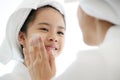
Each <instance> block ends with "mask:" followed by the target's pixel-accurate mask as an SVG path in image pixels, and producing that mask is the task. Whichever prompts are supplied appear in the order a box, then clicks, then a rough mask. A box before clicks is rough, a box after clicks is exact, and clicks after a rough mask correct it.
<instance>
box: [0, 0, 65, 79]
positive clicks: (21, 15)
mask: <svg viewBox="0 0 120 80" xmlns="http://www.w3.org/2000/svg"><path fill="white" fill-rule="evenodd" d="M65 29H66V28H65V18H64V11H63V8H62V7H61V5H60V4H59V3H58V2H55V1H52V0H31V1H30V0H29V1H27V0H26V1H24V2H23V3H22V5H20V7H19V8H18V9H17V10H16V11H15V12H14V13H13V14H12V16H11V17H10V19H9V21H8V24H7V28H6V40H5V41H4V42H5V43H6V44H7V47H6V48H7V49H8V50H9V51H8V50H7V49H4V50H5V51H6V52H5V51H4V50H3V51H1V53H0V54H4V55H6V57H4V58H2V59H1V63H3V64H5V67H4V69H3V70H2V71H1V78H0V79H2V80H4V79H5V80H29V79H30V80H50V79H51V78H52V77H53V76H54V75H55V72H56V69H55V61H54V60H55V59H54V56H55V55H58V54H60V52H61V50H62V48H63V44H64V35H65ZM3 47H4V46H3ZM3 52H5V53H3ZM12 63H13V64H15V66H13V65H12ZM22 63H23V64H22ZM24 65H25V66H24ZM9 67H12V71H11V72H9V70H5V69H6V68H9ZM26 68H27V69H26Z"/></svg>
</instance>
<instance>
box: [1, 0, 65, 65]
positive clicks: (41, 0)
mask: <svg viewBox="0 0 120 80" xmlns="http://www.w3.org/2000/svg"><path fill="white" fill-rule="evenodd" d="M45 5H50V6H52V7H54V8H56V9H57V10H59V11H60V13H61V14H63V15H65V14H64V9H63V7H62V4H60V3H59V2H57V1H55V0H23V2H22V3H21V5H20V6H19V7H18V8H17V10H16V11H15V12H14V13H13V14H12V15H11V16H10V18H9V20H8V23H7V28H6V36H5V37H6V38H5V40H4V41H3V43H2V46H1V48H0V62H1V63H3V64H6V63H7V62H8V61H9V60H11V59H15V60H19V61H22V60H23V59H22V54H21V53H22V50H21V47H20V44H19V43H18V33H19V31H20V29H21V27H22V25H23V24H24V22H25V20H26V18H27V16H28V15H29V13H30V11H31V10H32V9H37V8H39V7H42V6H45Z"/></svg>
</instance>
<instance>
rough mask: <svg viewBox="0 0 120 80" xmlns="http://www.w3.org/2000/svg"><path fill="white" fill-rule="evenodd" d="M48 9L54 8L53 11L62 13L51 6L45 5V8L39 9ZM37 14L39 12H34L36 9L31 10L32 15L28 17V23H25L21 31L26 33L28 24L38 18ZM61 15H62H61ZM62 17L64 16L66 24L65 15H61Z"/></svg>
mask: <svg viewBox="0 0 120 80" xmlns="http://www.w3.org/2000/svg"><path fill="white" fill-rule="evenodd" d="M46 7H51V8H53V9H55V10H57V11H58V12H59V13H60V11H59V10H58V9H56V8H54V7H53V6H51V5H45V6H43V7H40V8H38V9H41V8H46ZM36 13H37V10H34V9H32V10H31V12H30V14H29V15H28V17H27V19H26V21H25V22H24V24H23V26H22V28H21V29H20V31H22V32H26V30H27V26H28V24H29V23H30V22H32V21H34V19H35V16H36ZM60 14H61V13H60ZM61 15H62V16H63V20H64V22H65V18H64V15H63V14H61ZM65 23H66V22H65Z"/></svg>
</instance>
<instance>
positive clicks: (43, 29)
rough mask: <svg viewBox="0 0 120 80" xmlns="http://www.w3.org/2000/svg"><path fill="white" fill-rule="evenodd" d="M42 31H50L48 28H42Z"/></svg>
mask: <svg viewBox="0 0 120 80" xmlns="http://www.w3.org/2000/svg"><path fill="white" fill-rule="evenodd" d="M40 30H42V31H48V29H47V28H40Z"/></svg>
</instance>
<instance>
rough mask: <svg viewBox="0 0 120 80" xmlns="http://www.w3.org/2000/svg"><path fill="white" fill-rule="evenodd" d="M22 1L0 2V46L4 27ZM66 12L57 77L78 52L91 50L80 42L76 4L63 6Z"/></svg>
mask: <svg viewBox="0 0 120 80" xmlns="http://www.w3.org/2000/svg"><path fill="white" fill-rule="evenodd" d="M22 1H23V0H0V44H1V43H2V41H3V38H4V35H5V27H6V23H7V20H8V18H9V16H10V15H11V14H12V13H13V11H14V10H15V9H16V7H17V6H18V5H19V4H20V3H21V2H22ZM64 6H65V11H66V22H67V26H66V27H67V30H66V40H65V46H64V50H63V52H62V54H61V55H60V56H58V57H57V58H56V65H57V75H56V76H58V75H59V74H61V73H62V72H63V71H64V70H65V69H66V68H67V67H68V66H69V65H70V64H71V63H72V62H73V61H74V60H75V58H76V54H77V52H78V51H80V50H87V49H91V47H89V46H87V45H85V44H84V43H83V41H82V34H81V31H80V29H79V26H78V21H77V13H76V12H77V7H78V3H77V2H74V3H73V2H72V3H67V4H65V5H64Z"/></svg>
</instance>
